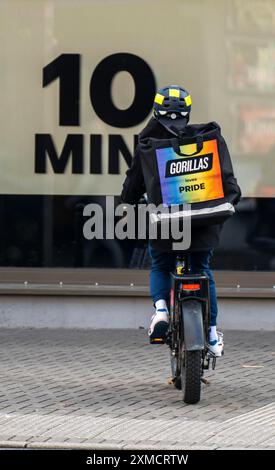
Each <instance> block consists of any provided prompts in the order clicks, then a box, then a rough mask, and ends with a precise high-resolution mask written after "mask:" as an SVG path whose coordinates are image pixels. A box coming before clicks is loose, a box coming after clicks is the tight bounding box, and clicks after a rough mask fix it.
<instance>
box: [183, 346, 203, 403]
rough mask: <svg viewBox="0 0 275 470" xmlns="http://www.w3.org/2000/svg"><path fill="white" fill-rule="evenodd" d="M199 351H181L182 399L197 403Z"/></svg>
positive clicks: (199, 384) (198, 398)
mask: <svg viewBox="0 0 275 470" xmlns="http://www.w3.org/2000/svg"><path fill="white" fill-rule="evenodd" d="M201 360H202V353H201V351H184V350H183V351H182V365H181V389H182V391H183V401H184V402H185V403H188V404H194V403H198V402H199V401H200V398H201V367H202V366H201Z"/></svg>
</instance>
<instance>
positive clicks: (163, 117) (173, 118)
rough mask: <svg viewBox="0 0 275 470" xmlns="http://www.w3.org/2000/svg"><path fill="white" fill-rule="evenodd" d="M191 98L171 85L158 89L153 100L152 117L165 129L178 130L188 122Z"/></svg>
mask: <svg viewBox="0 0 275 470" xmlns="http://www.w3.org/2000/svg"><path fill="white" fill-rule="evenodd" d="M191 104H192V100H191V96H190V94H189V93H188V91H186V90H185V89H184V88H182V87H180V86H177V85H171V86H167V87H164V88H160V89H159V90H158V92H157V94H156V96H155V99H154V105H153V108H154V116H155V118H156V119H157V120H158V121H160V123H161V124H163V125H164V126H165V127H169V129H170V128H171V126H172V127H176V128H180V127H182V126H185V125H186V124H187V123H188V121H189V114H190V111H191Z"/></svg>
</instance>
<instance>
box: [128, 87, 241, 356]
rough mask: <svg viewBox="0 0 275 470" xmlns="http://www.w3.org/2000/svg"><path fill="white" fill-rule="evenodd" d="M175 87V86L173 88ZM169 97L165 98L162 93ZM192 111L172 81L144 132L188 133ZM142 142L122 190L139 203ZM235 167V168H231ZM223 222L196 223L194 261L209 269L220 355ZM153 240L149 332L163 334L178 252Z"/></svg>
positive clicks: (235, 196)
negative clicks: (214, 260) (217, 252)
mask: <svg viewBox="0 0 275 470" xmlns="http://www.w3.org/2000/svg"><path fill="white" fill-rule="evenodd" d="M171 90H175V91H172V92H171ZM160 96H161V97H163V96H164V97H165V100H164V101H161V100H160V99H159V97H160ZM190 111H191V97H190V94H189V93H188V92H187V91H186V90H185V89H184V88H182V87H179V86H175V85H171V86H168V87H165V88H161V89H160V90H159V91H158V93H157V94H156V96H155V101H154V106H153V117H152V118H151V119H150V121H149V122H148V124H147V125H146V127H145V128H144V129H143V131H142V132H141V134H140V136H142V137H144V136H148V137H153V138H160V139H163V138H171V137H174V136H175V135H178V133H179V132H180V134H181V135H184V132H185V129H186V126H187V125H188V122H189V117H190ZM139 153H140V150H139V145H137V147H136V151H135V155H134V158H133V161H132V165H131V167H130V168H129V169H128V170H127V172H126V179H125V181H124V183H123V190H122V193H121V200H122V202H125V203H129V204H136V203H137V202H138V200H139V199H140V197H141V196H142V195H143V194H144V193H145V192H146V188H145V184H144V178H143V172H142V167H141V161H140V155H139ZM231 170H232V169H231ZM227 178H228V179H230V188H231V191H232V198H231V201H232V203H233V204H237V203H238V201H239V200H240V196H241V191H240V188H239V186H238V184H237V181H236V178H234V174H233V170H232V171H229V174H228V175H227ZM221 228H222V225H221V224H217V225H209V226H205V227H203V228H202V227H192V229H191V246H190V249H189V250H188V251H190V261H191V271H192V272H194V273H205V274H207V276H208V277H209V287H210V313H211V321H210V332H209V345H208V346H209V349H210V350H211V351H212V352H213V353H214V354H215V355H216V356H221V355H222V351H223V335H222V333H220V332H218V331H217V327H216V325H217V315H218V307H217V295H216V287H215V281H214V278H213V273H212V271H211V269H210V267H209V266H210V260H211V257H212V255H213V250H214V248H215V247H216V246H217V245H218V242H219V236H220V231H221ZM152 245H153V243H152V242H149V253H150V256H151V260H152V267H151V272H150V291H151V296H152V300H153V304H154V307H155V312H154V314H153V316H152V319H151V324H150V328H149V332H148V334H149V336H150V337H151V338H162V337H165V334H166V332H167V329H168V321H169V320H168V318H169V317H168V305H169V295H170V286H171V277H170V272H171V271H172V270H173V268H174V266H175V257H176V253H175V252H174V251H170V250H169V251H166V252H163V251H160V250H159V249H156V248H155V247H154V246H152Z"/></svg>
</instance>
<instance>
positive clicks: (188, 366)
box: [180, 300, 202, 404]
mask: <svg viewBox="0 0 275 470" xmlns="http://www.w3.org/2000/svg"><path fill="white" fill-rule="evenodd" d="M182 308H184V309H185V310H186V309H191V310H193V309H194V300H192V301H191V302H190V303H189V302H188V301H186V302H184V304H183V305H182ZM196 309H199V312H200V314H201V316H202V305H201V303H200V302H196ZM183 330H184V328H182V337H181V347H180V360H181V367H180V369H181V389H182V392H183V401H184V402H185V403H188V404H195V403H198V402H199V401H200V397H201V377H202V351H201V349H198V350H194V351H188V350H185V345H184V332H183Z"/></svg>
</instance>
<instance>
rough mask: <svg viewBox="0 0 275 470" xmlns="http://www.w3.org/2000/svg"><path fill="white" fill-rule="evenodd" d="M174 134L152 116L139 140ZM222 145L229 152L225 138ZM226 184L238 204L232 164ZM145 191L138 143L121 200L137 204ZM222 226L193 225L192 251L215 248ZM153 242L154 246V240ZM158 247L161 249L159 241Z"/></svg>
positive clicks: (237, 189) (233, 199)
mask: <svg viewBox="0 0 275 470" xmlns="http://www.w3.org/2000/svg"><path fill="white" fill-rule="evenodd" d="M172 136H173V135H172V133H170V132H169V131H168V130H167V129H166V128H165V127H164V126H162V125H161V124H160V123H159V122H158V121H157V120H156V119H155V118H154V117H152V118H151V119H150V121H149V122H148V124H147V126H146V127H145V128H144V129H143V130H142V131H141V133H140V135H139V140H140V139H144V138H145V137H153V138H157V139H166V138H168V139H169V138H171V137H172ZM222 145H224V146H225V151H227V152H228V150H227V147H226V143H225V141H224V139H222ZM226 185H229V186H230V193H231V202H232V204H234V205H236V204H237V203H238V202H239V200H240V197H241V190H240V188H239V186H238V184H237V180H236V178H235V177H234V173H233V168H232V166H230V167H229V168H228V171H227V174H226ZM145 192H146V188H145V183H144V177H143V172H142V166H141V160H140V145H139V144H138V145H137V147H136V150H135V154H134V158H133V161H132V165H131V167H130V168H129V169H128V170H127V171H126V179H125V181H124V183H123V189H122V193H121V200H122V202H125V203H128V204H136V203H137V202H138V200H139V199H140V198H141V196H142V195H143V194H144V193H145ZM221 228H222V224H217V225H209V226H204V227H196V226H195V227H192V232H191V247H190V251H199V250H208V249H211V248H215V247H216V246H217V245H218V243H219V237H220V231H221ZM151 243H152V245H153V246H154V241H152V242H151ZM156 247H157V248H158V249H161V246H160V244H159V242H158V244H157V246H156ZM169 249H171V248H170V246H169V244H167V241H164V243H163V251H167V250H169Z"/></svg>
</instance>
